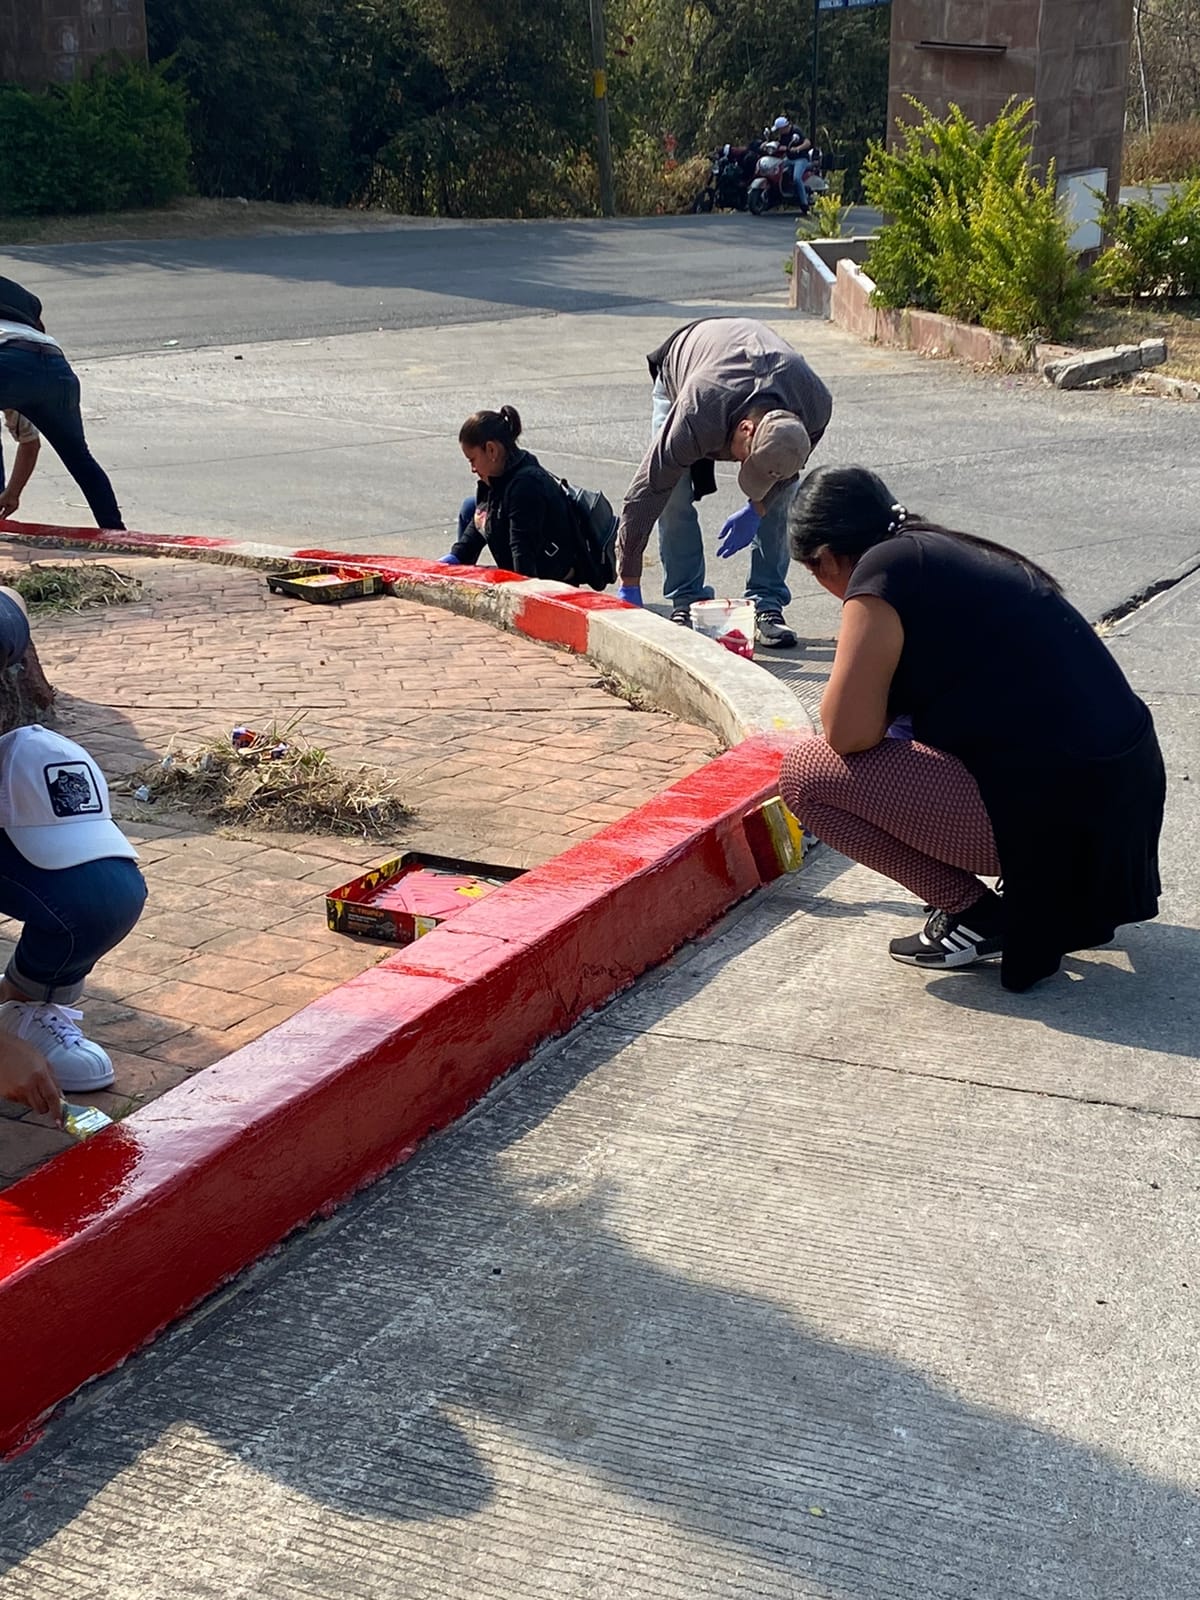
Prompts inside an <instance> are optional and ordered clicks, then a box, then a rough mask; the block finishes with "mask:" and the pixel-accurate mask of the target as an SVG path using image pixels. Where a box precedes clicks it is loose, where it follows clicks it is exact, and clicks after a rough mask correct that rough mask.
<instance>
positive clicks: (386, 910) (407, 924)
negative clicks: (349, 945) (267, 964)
mask: <svg viewBox="0 0 1200 1600" xmlns="http://www.w3.org/2000/svg"><path fill="white" fill-rule="evenodd" d="M520 876H521V872H520V869H519V868H517V867H493V866H486V865H484V864H483V863H481V862H478V861H456V860H454V859H452V858H451V857H449V856H427V855H423V854H421V853H420V852H419V851H416V850H410V851H408V852H407V853H406V854H405V855H402V856H396V857H395V858H394V859H393V860H391V861H384V862H383V863H382V864H381V865H380V866H378V867H372V868H371V870H370V871H369V872H364V873H363V874H362V876H361V877H359V878H353V879H351V881H350V882H349V883H345V884H343V885H342V886H341V888H340V889H334V890H332V891H331V892H330V893H329V894H327V895H326V897H325V917H326V921H327V922H328V923H329V926H330V928H332V930H333V931H334V933H348V934H350V935H352V936H354V937H356V938H360V939H383V940H386V941H387V942H388V943H390V944H411V943H412V941H413V940H414V939H419V938H421V936H422V935H423V934H426V933H432V932H433V930H434V929H435V928H437V927H440V926H441V924H442V923H443V922H445V921H446V920H447V919H448V918H450V917H453V916H455V915H456V914H457V913H458V912H460V911H463V910H465V909H466V907H467V906H470V905H474V903H475V901H476V900H481V899H482V898H483V897H484V895H487V894H491V893H492V891H493V890H494V889H499V888H501V887H502V886H503V885H504V884H506V883H511V882H512V880H513V879H514V878H519V877H520Z"/></svg>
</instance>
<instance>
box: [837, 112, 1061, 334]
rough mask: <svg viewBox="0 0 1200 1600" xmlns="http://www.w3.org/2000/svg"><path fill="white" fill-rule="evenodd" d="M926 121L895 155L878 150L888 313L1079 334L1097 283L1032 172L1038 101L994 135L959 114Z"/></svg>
mask: <svg viewBox="0 0 1200 1600" xmlns="http://www.w3.org/2000/svg"><path fill="white" fill-rule="evenodd" d="M912 104H913V105H914V107H915V108H916V110H917V112H918V113H919V120H918V121H917V122H916V123H915V124H913V125H911V126H906V127H904V128H902V130H901V134H900V139H899V142H898V144H897V146H896V148H895V149H893V150H891V151H889V150H886V149H885V148H884V147H883V146H882V145H881V144H875V145H873V146H872V147H871V151H870V154H869V155H868V157H867V161H866V165H865V167H864V180H865V188H866V194H867V199H868V201H869V202H870V203H871V204H872V205H874V206H877V207H878V208H879V209H880V210H881V211H882V212H883V213H884V215H885V217H886V218H887V221H886V223H885V226H884V227H883V228H882V229H881V230H880V234H879V237H878V239H877V240H876V241H875V243H874V244H873V245H872V247H871V251H870V254H869V256H868V259H867V262H866V266H865V270H866V272H867V273H868V274H869V275H870V277H871V278H872V279H873V280H874V282H875V285H876V299H877V301H878V302H879V304H881V305H885V306H894V307H903V306H917V307H920V308H922V309H925V310H930V311H941V312H944V313H945V314H946V315H947V316H952V317H957V318H959V319H960V320H961V321H964V322H978V323H982V324H983V325H984V326H985V327H989V328H995V329H996V330H997V331H998V332H1001V333H1011V334H1016V335H1018V336H1019V337H1023V338H1025V337H1032V336H1034V335H1038V334H1041V335H1044V336H1045V335H1048V336H1050V337H1054V338H1062V337H1065V336H1066V335H1068V334H1069V333H1070V332H1071V329H1072V328H1073V326H1074V325H1075V323H1076V321H1077V320H1078V318H1079V315H1080V313H1081V312H1082V310H1083V306H1084V304H1085V302H1086V299H1087V296H1088V281H1087V278H1086V275H1085V274H1083V273H1082V272H1081V271H1080V269H1079V265H1078V261H1077V259H1076V257H1075V255H1074V254H1073V253H1072V251H1071V250H1070V248H1069V245H1068V240H1069V237H1070V229H1069V225H1068V223H1067V221H1066V219H1065V216H1064V214H1063V210H1062V207H1061V206H1060V204H1059V202H1058V199H1057V198H1056V195H1055V181H1054V169H1053V165H1051V167H1050V169H1049V171H1048V172H1047V175H1046V177H1045V179H1044V180H1042V179H1039V178H1038V177H1036V176H1035V174H1034V172H1033V170H1032V166H1031V153H1032V147H1033V134H1032V127H1031V117H1032V110H1033V108H1032V103H1031V102H1028V101H1026V102H1023V103H1017V102H1010V104H1009V105H1008V106H1006V107H1005V109H1004V111H1003V112H1001V114H1000V116H999V117H997V118H996V120H995V122H992V123H989V124H988V126H987V127H985V128H977V127H976V126H975V125H974V123H972V122H970V121H969V120H968V119H967V118H966V117H965V116H964V115H963V113H962V111H961V110H960V109H959V108H958V107H957V106H951V107H950V111H949V114H948V115H947V116H946V117H945V118H937V117H935V116H933V114H932V113H931V112H930V111H928V110H927V109H926V108H925V107H924V106H921V105H919V104H918V103H917V102H916V101H913V102H912Z"/></svg>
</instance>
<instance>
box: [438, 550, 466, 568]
mask: <svg viewBox="0 0 1200 1600" xmlns="http://www.w3.org/2000/svg"><path fill="white" fill-rule="evenodd" d="M438 566H439V567H461V566H462V562H461V561H460V560H459V559H458V557H457V556H456V555H455V554H454V551H453V550H451V552H450V554H449V555H448V556H439V557H438Z"/></svg>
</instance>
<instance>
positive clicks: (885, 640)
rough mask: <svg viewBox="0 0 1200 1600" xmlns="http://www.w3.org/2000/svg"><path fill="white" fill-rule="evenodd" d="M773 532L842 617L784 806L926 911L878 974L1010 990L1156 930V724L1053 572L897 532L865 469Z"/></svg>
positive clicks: (915, 521) (924, 525)
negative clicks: (981, 978) (1136, 933)
mask: <svg viewBox="0 0 1200 1600" xmlns="http://www.w3.org/2000/svg"><path fill="white" fill-rule="evenodd" d="M788 531H789V539H790V545H791V551H792V556H793V559H795V560H796V561H799V562H801V563H802V564H803V565H804V566H806V567H807V568H808V570H809V571H810V572H811V573H812V574H813V576H814V577H815V578H816V579H817V581H818V582H819V583H820V584H822V586H823V587H824V588H826V589H828V590H829V592H830V593H831V594H834V595H836V596H837V597H838V598H839V599H840V600H841V601H842V602H843V610H842V626H841V631H840V634H839V638H838V645H837V651H836V654H835V657H834V664H833V671H832V674H831V676H830V680H829V684H828V687H827V688H826V691H825V695H824V698H823V700H822V702H821V724H822V729H823V734H824V737H822V738H812V739H804V740H801V741H800V742H799V743H798V744H797V745H796V747H795V748H794V749H793V750H792V751H790V752H789V754H788V755H787V757H786V758H785V760H784V763H783V768H782V772H781V775H780V792H781V794H782V796H783V799H784V801H785V802H786V804H787V805H788V807H789V809H790V810H792V811H793V812H794V813H795V815H796V816H797V817H799V818H800V819H801V820H802V821H803V822H804V823H805V825H806V826H807V827H809V828H810V829H811V830H812V831H813V832H814V833H815V834H817V835H818V836H819V837H820V838H822V839H823V840H825V841H826V842H827V843H828V844H830V845H832V846H833V848H834V849H836V850H840V851H841V852H842V853H843V854H845V855H848V856H850V857H851V858H852V859H853V860H855V861H859V862H862V863H864V864H865V865H867V866H869V867H873V868H874V869H875V870H876V871H877V872H881V873H883V874H884V875H885V876H886V877H889V878H892V879H894V880H895V881H897V882H898V883H901V884H903V885H904V886H905V887H906V888H907V889H910V890H911V891H912V892H913V893H914V894H916V895H918V896H919V897H920V898H921V899H922V900H924V901H925V902H926V903H927V905H928V906H929V907H930V908H931V915H930V916H929V919H928V921H927V922H926V924H925V927H924V930H923V931H922V932H921V933H920V934H917V935H914V936H912V937H910V938H903V939H893V940H892V942H891V946H890V949H891V954H892V956H893V957H894V958H895V959H896V960H897V961H902V962H906V963H908V964H910V965H913V966H918V967H925V968H929V969H933V970H938V969H943V968H950V967H959V966H968V965H972V964H974V963H976V962H979V961H985V960H991V959H995V958H996V957H1001V958H1002V962H1003V964H1002V968H1001V980H1002V982H1003V984H1004V986H1005V988H1008V989H1015V990H1023V989H1027V988H1029V987H1030V985H1031V984H1033V983H1036V982H1037V981H1038V980H1039V979H1041V978H1044V977H1048V976H1049V975H1050V974H1051V973H1053V972H1055V971H1057V970H1058V967H1059V964H1060V962H1061V960H1062V957H1063V956H1064V955H1066V954H1067V953H1068V952H1070V951H1072V950H1084V949H1090V948H1092V947H1094V946H1096V945H1100V944H1107V943H1108V942H1109V940H1111V939H1112V938H1113V936H1114V934H1115V931H1116V929H1117V928H1118V927H1119V926H1120V925H1122V924H1123V923H1127V922H1140V921H1143V920H1145V919H1147V918H1150V917H1153V916H1155V915H1156V914H1157V910H1158V895H1159V893H1160V883H1159V875H1158V838H1159V832H1160V829H1161V825H1162V816H1163V805H1164V801H1165V795H1166V780H1165V774H1164V770H1163V764H1162V757H1161V754H1160V752H1159V747H1158V741H1157V738H1156V736H1155V731H1154V723H1153V720H1152V718H1151V716H1150V712H1149V710H1148V709H1147V707H1146V706H1145V705H1144V704H1143V703H1142V701H1141V700H1139V699H1138V697H1137V696H1136V695H1135V694H1134V692H1133V690H1132V689H1131V688H1130V686H1129V684H1128V682H1127V681H1126V679H1125V676H1124V674H1123V673H1122V672H1121V669H1120V667H1119V666H1118V665H1117V663H1116V661H1115V660H1114V659H1113V657H1112V655H1111V654H1110V652H1109V651H1108V649H1107V647H1106V646H1105V644H1104V642H1103V640H1101V639H1100V638H1099V637H1098V635H1097V634H1096V632H1095V630H1094V629H1093V628H1092V627H1090V626H1089V624H1088V622H1087V621H1086V619H1085V618H1084V617H1083V616H1081V615H1080V613H1079V612H1078V611H1077V610H1076V609H1075V608H1074V606H1072V605H1070V604H1069V603H1068V601H1067V600H1066V599H1064V597H1063V594H1062V591H1061V589H1060V588H1059V585H1058V583H1057V582H1056V581H1055V580H1054V579H1053V578H1052V577H1051V576H1050V575H1049V573H1047V572H1045V571H1043V570H1042V568H1041V567H1039V566H1037V565H1036V564H1035V563H1034V562H1032V561H1029V560H1028V559H1027V558H1026V557H1024V556H1021V555H1019V554H1018V553H1017V552H1016V551H1014V550H1009V549H1006V548H1005V547H1004V546H1003V545H997V544H993V543H991V542H990V541H989V540H986V539H978V538H974V537H972V536H971V535H969V534H964V533H958V532H954V531H952V530H949V529H945V528H941V527H938V526H937V525H935V524H933V523H929V522H926V521H924V520H923V519H921V518H918V517H915V516H912V515H910V514H909V512H908V511H907V510H906V509H905V508H904V506H902V505H901V504H900V503H899V502H898V501H897V499H896V498H895V496H894V495H893V494H892V493H891V491H890V490H889V489H888V488H887V486H886V485H885V484H884V483H883V482H882V481H881V480H880V479H879V478H878V477H876V476H875V474H874V473H872V472H868V471H867V470H866V468H864V467H823V468H819V469H818V470H817V471H816V472H814V473H812V474H811V475H810V476H809V477H808V478H807V479H806V480H805V481H804V482H803V483H802V484H801V486H800V488H799V490H798V491H797V493H796V496H795V499H794V501H793V503H792V506H791V509H790V512H789V518H788ZM988 877H992V878H1002V880H1003V894H1000V893H997V892H996V890H995V889H992V888H989V887H987V886H986V885H985V884H984V883H983V882H982V881H981V880H982V879H983V878H988Z"/></svg>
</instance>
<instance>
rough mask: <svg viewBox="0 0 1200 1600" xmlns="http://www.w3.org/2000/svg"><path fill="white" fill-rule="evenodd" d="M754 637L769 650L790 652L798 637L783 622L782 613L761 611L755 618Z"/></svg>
mask: <svg viewBox="0 0 1200 1600" xmlns="http://www.w3.org/2000/svg"><path fill="white" fill-rule="evenodd" d="M754 637H755V639H756V640H757V641H758V643H759V644H763V645H766V647H767V649H768V650H790V649H792V647H793V646H794V645H795V643H796V635H795V633H794V632H793V630H792V629H791V628H789V627H788V625H787V623H786V622H785V621H784V620H783V612H782V611H760V612H758V613H757V614H756V616H755V618H754Z"/></svg>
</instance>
